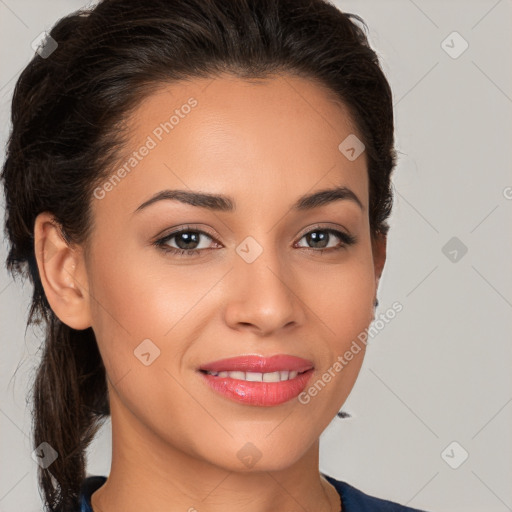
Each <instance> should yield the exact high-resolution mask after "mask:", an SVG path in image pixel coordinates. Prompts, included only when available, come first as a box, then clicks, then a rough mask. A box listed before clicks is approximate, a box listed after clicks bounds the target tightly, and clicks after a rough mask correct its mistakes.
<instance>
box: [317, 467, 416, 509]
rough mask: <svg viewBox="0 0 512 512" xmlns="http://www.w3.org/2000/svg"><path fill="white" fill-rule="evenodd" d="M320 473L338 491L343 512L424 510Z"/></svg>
mask: <svg viewBox="0 0 512 512" xmlns="http://www.w3.org/2000/svg"><path fill="white" fill-rule="evenodd" d="M322 475H323V476H324V477H325V478H326V480H327V481H328V482H329V483H330V484H331V485H333V486H334V487H335V488H336V490H337V491H338V494H339V495H340V499H341V503H342V507H343V512H426V511H424V510H420V509H417V508H411V507H406V506H405V505H400V504H399V503H395V502H394V501H389V500H385V499H383V498H377V497H375V496H370V495H369V494H366V493H364V492H363V491H361V490H359V489H357V488H355V487H354V486H352V485H350V484H348V483H347V482H344V481H340V480H336V479H335V478H332V477H330V476H328V475H326V474H324V473H322Z"/></svg>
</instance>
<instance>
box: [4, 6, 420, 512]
mask: <svg viewBox="0 0 512 512" xmlns="http://www.w3.org/2000/svg"><path fill="white" fill-rule="evenodd" d="M356 20H359V18H357V17H356V16H354V15H349V14H344V13H342V12H340V11H339V10H338V9H336V8H335V7H334V6H333V5H331V4H329V3H327V2H325V1H323V0H314V1H310V0H291V1H288V0H279V1H278V0H272V1H271V0H243V1H242V0H229V1H227V0H193V1H191V0H173V1H168V0H150V1H146V2H139V1H136V0H104V1H103V2H100V3H99V4H98V5H97V6H96V7H94V8H93V9H91V10H90V11H87V12H82V13H81V12H77V13H74V14H72V15H70V16H68V17H65V18H63V19H61V20H60V21H59V22H58V23H57V24H56V25H55V27H54V28H53V29H52V30H51V33H50V36H51V37H49V38H47V39H46V41H44V43H43V45H42V46H41V47H40V48H39V49H38V54H37V55H35V56H34V59H33V60H32V61H31V62H30V64H29V65H28V66H27V68H26V69H25V70H24V71H23V73H22V74H21V76H20V78H19V80H18V82H17V85H16V88H15V93H14V97H13V104H12V122H13V126H12V134H11V138H10V140H9V144H8V155H7V159H6V161H5V165H4V168H3V172H2V179H3V182H4V187H5V194H6V212H7V215H6V230H7V234H8V236H9V241H10V244H11V245H10V251H9V254H8V259H7V265H8V268H9V270H11V272H13V274H14V273H16V272H22V273H23V272H24V273H26V274H28V276H29V277H30V279H31V281H32V283H33V285H34V295H33V302H32V307H31V310H30V315H29V320H28V321H29V323H30V322H35V321H41V322H43V323H44V325H45V328H46V337H45V345H44V353H43V356H42V360H41V364H40V367H39V369H38V373H37V376H36V380H35V383H34V448H35V453H36V454H37V457H38V458H39V459H40V460H38V462H39V468H38V470H39V480H40V485H41V488H42V490H43V495H44V500H45V506H46V507H47V509H48V510H52V511H53V510H55V511H71V510H73V511H74V510H80V511H94V512H101V511H104V512H109V511H114V510H123V511H125V512H130V511H140V510H154V511H157V510H158V511H159V510H189V511H193V510H199V511H208V512H209V511H217V510H220V509H222V510H225V509H226V506H227V507H228V510H231V509H234V508H235V507H236V508H237V509H239V510H245V511H266V510H290V511H292V510H293V511H299V510H315V511H324V512H327V511H331V512H334V511H339V510H342V511H344V512H355V511H363V510H372V511H373V510H401V511H410V510H414V509H411V508H407V507H404V506H401V505H398V504H397V503H393V502H391V501H387V500H384V499H379V498H376V497H371V496H369V495H367V494H365V493H364V492H363V491H361V490H358V489H356V488H355V487H353V486H351V485H349V484H348V483H346V482H342V481H338V480H335V479H334V478H332V477H330V476H328V475H324V474H322V473H320V472H319V469H318V453H319V437H320V434H321V433H322V431H323V430H324V429H325V428H326V426H327V425H328V424H329V423H330V421H331V420H332V418H333V417H334V416H335V415H336V413H337V412H338V411H339V409H340V407H341V406H342V405H343V403H344V402H345V400H346V398H347V397H348V395H349V393H350V391H351V389H352V387H353V386H354V383H355V381H356V378H357V375H358V372H359V370H360V367H361V364H362V360H363V357H364V352H365V350H364V349H365V344H364V343H359V345H358V344H357V343H356V345H357V346H358V350H356V349H355V348H354V347H355V346H354V342H355V341H356V340H358V339H359V340H361V337H360V334H361V333H362V332H364V331H365V329H366V328H367V327H368V325H369V323H370V322H371V320H372V318H373V317H374V314H375V307H376V305H377V303H378V301H377V288H378V283H379V278H380V276H381V273H382V270H383V266H384V263H385V258H386V234H387V231H388V224H387V222H386V219H387V218H388V217H389V215H390V212H391V205H392V195H391V188H390V176H391V173H392V170H393V168H394V165H395V158H396V157H395V150H394V147H393V144H394V136H393V112H392V99H391V91H390V88H389V85H388V82H387V81H386V78H385V77H384V75H383V73H382V71H381V69H380V67H379V63H378V59H377V57H376V55H375V53H374V52H373V51H372V49H371V48H370V47H369V45H368V42H367V39H366V36H365V34H364V32H363V31H362V29H361V28H360V27H359V26H358V25H357V24H356V22H355V21H356ZM359 21H361V20H359ZM347 351H352V353H353V356H352V357H350V358H348V360H347V358H343V356H342V355H344V354H347ZM340 358H341V359H340ZM342 360H343V363H342V362H341V361H342ZM342 415H343V414H342ZM108 416H110V417H111V421H112V467H111V471H110V475H109V476H108V478H106V477H105V476H100V475H93V476H86V460H85V450H86V448H87V446H88V445H89V444H90V442H91V441H92V439H93V438H94V435H95V433H96V432H97V430H98V428H99V427H100V426H101V424H102V422H103V421H104V420H105V419H106V418H108Z"/></svg>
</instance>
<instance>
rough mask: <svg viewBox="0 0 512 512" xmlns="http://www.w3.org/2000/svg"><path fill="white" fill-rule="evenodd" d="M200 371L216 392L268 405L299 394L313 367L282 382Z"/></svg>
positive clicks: (238, 399) (242, 401)
mask: <svg viewBox="0 0 512 512" xmlns="http://www.w3.org/2000/svg"><path fill="white" fill-rule="evenodd" d="M200 373H201V374H202V375H203V377H204V379H205V380H206V382H207V383H208V385H209V386H211V387H212V388H213V389H214V390H215V391H217V393H220V394H221V395H223V396H225V397H227V398H230V399H231V400H235V401H236V402H240V403H243V404H246V405H259V406H262V407H270V406H273V405H279V404H283V403H285V402H288V400H291V399H292V398H295V397H296V396H297V395H299V394H300V393H301V392H302V391H303V390H304V388H305V387H306V384H307V382H308V380H309V378H310V377H311V375H312V374H313V368H312V369H311V370H308V371H306V372H304V373H300V374H299V375H297V377H295V378H294V379H290V380H285V381H282V382H254V381H246V380H239V379H231V378H229V377H215V376H214V375H210V374H208V373H204V372H200Z"/></svg>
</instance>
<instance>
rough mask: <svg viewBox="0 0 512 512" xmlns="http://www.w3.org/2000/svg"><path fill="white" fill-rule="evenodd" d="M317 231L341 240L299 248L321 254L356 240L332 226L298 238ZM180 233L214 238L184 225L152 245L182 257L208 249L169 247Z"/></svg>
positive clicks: (336, 249) (312, 230)
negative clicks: (319, 246) (330, 244)
mask: <svg viewBox="0 0 512 512" xmlns="http://www.w3.org/2000/svg"><path fill="white" fill-rule="evenodd" d="M317 231H322V232H324V233H329V234H331V235H335V236H337V237H338V238H339V239H340V240H341V244H340V245H339V246H338V247H329V248H327V249H314V248H312V247H309V248H308V247H301V249H310V250H312V251H314V252H319V253H320V254H322V253H323V252H324V251H327V252H331V251H339V250H342V249H346V248H347V247H348V246H350V245H354V244H355V243H356V242H357V239H356V238H355V237H354V236H352V235H349V234H348V233H344V232H343V231H338V230H337V229H333V228H322V227H321V226H316V227H314V228H313V229H311V230H310V231H308V232H306V233H304V234H303V235H302V236H301V237H300V239H299V240H302V239H303V238H304V237H305V236H306V235H309V234H311V233H314V232H317ZM181 233H199V234H202V235H205V236H207V237H208V238H211V239H212V240H215V239H214V237H213V236H212V235H210V234H208V233H206V232H205V231H202V230H200V229H194V228H191V227H188V226H185V227H184V228H181V229H179V230H176V231H173V232H172V233H169V234H168V235H166V236H165V237H163V238H160V239H158V240H156V241H155V242H153V245H155V246H156V247H158V248H159V249H160V250H162V251H164V253H166V254H168V253H171V254H174V255H177V256H180V257H181V256H183V257H190V256H195V255H198V254H199V253H200V252H202V251H205V250H208V249H176V248H175V247H169V246H168V245H167V242H168V241H169V240H171V239H172V238H174V237H175V236H177V235H179V234H181Z"/></svg>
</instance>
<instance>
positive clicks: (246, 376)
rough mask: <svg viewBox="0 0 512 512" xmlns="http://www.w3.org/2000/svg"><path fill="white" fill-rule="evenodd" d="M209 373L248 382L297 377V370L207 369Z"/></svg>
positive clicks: (276, 380)
mask: <svg viewBox="0 0 512 512" xmlns="http://www.w3.org/2000/svg"><path fill="white" fill-rule="evenodd" d="M206 373H208V374H209V375H214V376H215V377H221V378H225V377H229V378H230V379H238V380H246V381H249V382H282V381H285V380H290V379H294V378H295V377H297V375H298V373H299V372H297V371H295V370H293V371H288V370H281V371H277V372H268V373H259V372H241V371H232V372H226V371H224V372H213V371H209V370H208V371H207V372H206Z"/></svg>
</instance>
